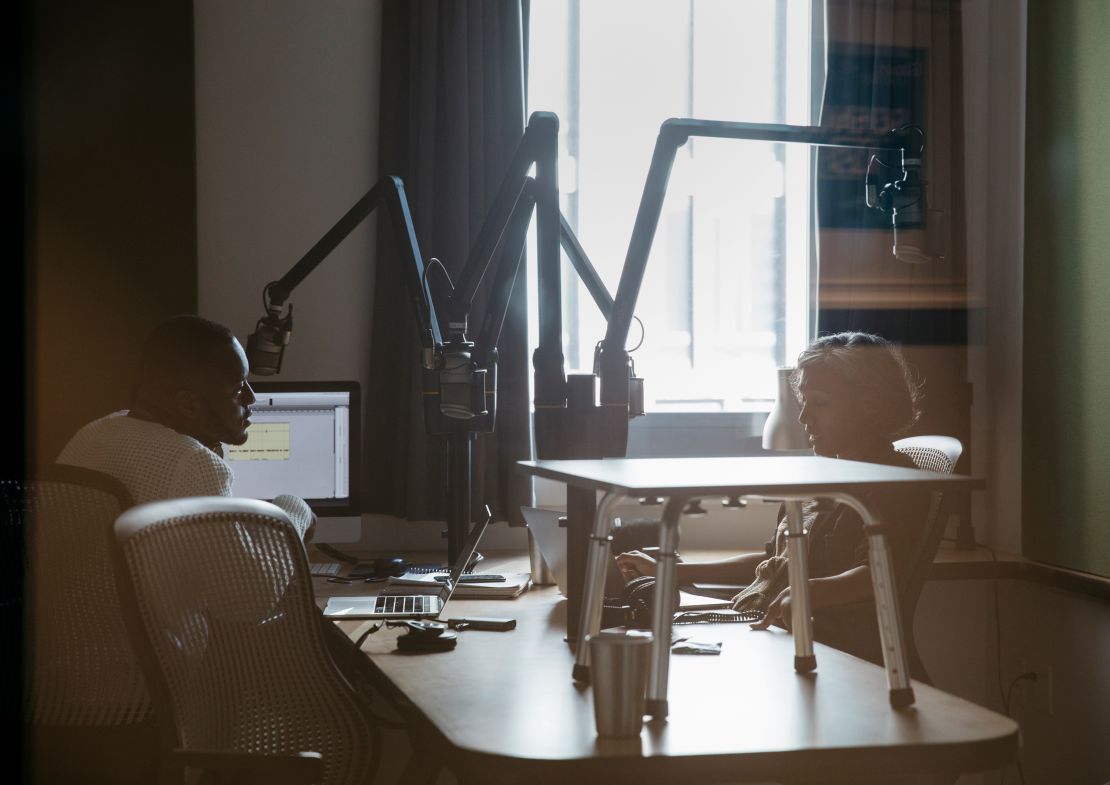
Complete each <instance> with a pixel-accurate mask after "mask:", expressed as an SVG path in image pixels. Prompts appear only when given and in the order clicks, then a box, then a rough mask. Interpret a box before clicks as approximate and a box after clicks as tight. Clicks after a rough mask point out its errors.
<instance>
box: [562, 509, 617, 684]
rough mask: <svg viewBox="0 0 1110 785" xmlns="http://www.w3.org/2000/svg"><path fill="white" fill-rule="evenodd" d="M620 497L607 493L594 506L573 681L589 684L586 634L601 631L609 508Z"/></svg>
mask: <svg viewBox="0 0 1110 785" xmlns="http://www.w3.org/2000/svg"><path fill="white" fill-rule="evenodd" d="M621 496H622V494H619V493H617V492H615V491H607V492H606V493H605V496H603V497H602V499H601V504H599V505H598V506H597V515H596V516H594V528H593V533H592V534H591V535H590V546H589V547H590V552H589V554H588V555H587V557H586V583H585V586H584V587H583V592H582V605H581V615H580V618H579V627H578V648H577V650H576V651H575V657H574V669H573V671H572V676H573V678H574V680H575V681H581V682H585V683H587V684H588V683H589V681H590V647H589V646H587V645H586V636H587V635H597V633H598V630H599V629H600V628H601V604H602V602H603V601H604V599H605V597H604V595H605V560H606V559H609V558H612V555H611V554H610V553H609V542H610V541H611V540H612V539H613V538H612V535H611V530H612V527H613V519H612V517H611V516H610V514H609V511H610V509H612V507H613V505H614V504H616V503H617V500H619V499H620V498H621Z"/></svg>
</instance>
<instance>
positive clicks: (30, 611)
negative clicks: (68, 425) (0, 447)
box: [5, 465, 150, 727]
mask: <svg viewBox="0 0 1110 785" xmlns="http://www.w3.org/2000/svg"><path fill="white" fill-rule="evenodd" d="M5 499H6V500H7V501H8V502H10V503H13V504H17V505H19V506H20V509H19V510H11V512H14V513H15V514H18V515H22V516H23V520H24V522H25V529H24V531H25V537H26V553H27V583H26V585H27V596H26V602H25V608H26V613H25V617H24V619H25V637H24V640H25V641H26V642H27V657H26V658H25V662H26V668H27V673H26V676H25V679H24V681H25V684H26V689H25V694H24V699H25V700H24V720H25V721H26V722H29V723H31V724H33V725H44V726H69V727H78V726H97V727H104V726H118V725H129V724H133V723H138V722H141V721H142V720H143V719H145V718H146V717H147V715H148V714H149V712H150V696H149V693H148V692H147V688H146V683H145V681H144V680H143V677H142V673H141V671H140V669H139V663H138V660H137V659H136V657H135V655H134V653H133V652H132V649H131V643H130V640H129V639H128V636H127V631H126V628H125V627H124V623H123V616H122V614H121V613H120V609H119V599H118V595H117V592H116V583H115V576H114V574H113V571H112V564H111V559H110V558H109V540H110V537H111V533H112V523H113V521H115V519H116V517H117V516H118V515H119V514H120V512H122V511H123V510H125V509H127V508H128V507H130V506H131V497H130V495H129V494H128V492H127V490H126V489H125V488H124V486H123V484H122V483H120V482H119V481H118V480H116V479H115V478H113V477H110V476H108V475H106V474H102V473H100V472H96V471H92V470H89V469H82V468H79V467H76V466H61V465H58V466H52V467H49V468H48V469H46V470H45V471H44V472H42V473H41V474H39V475H37V476H36V477H34V478H32V479H29V480H26V481H24V482H23V488H22V493H20V494H15V493H9V494H5Z"/></svg>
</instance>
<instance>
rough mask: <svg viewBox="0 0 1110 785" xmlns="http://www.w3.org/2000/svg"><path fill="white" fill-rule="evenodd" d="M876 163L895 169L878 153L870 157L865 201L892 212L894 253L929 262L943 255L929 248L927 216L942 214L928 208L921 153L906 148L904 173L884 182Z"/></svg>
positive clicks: (913, 261) (899, 257) (902, 259)
mask: <svg viewBox="0 0 1110 785" xmlns="http://www.w3.org/2000/svg"><path fill="white" fill-rule="evenodd" d="M876 166H883V167H886V168H887V169H893V167H891V166H890V164H887V163H884V162H883V161H882V159H880V158H879V157H878V156H872V157H871V161H870V162H869V163H868V166H867V177H866V179H865V181H864V185H865V187H866V189H865V202H866V204H867V206H868V207H872V208H874V209H876V210H879V211H880V212H884V213H888V214H889V215H890V226H891V229H892V230H893V234H894V237H893V243H892V244H891V248H890V251H891V254H892V255H893V256H894V258H895V259H897V260H898V261H900V262H905V263H907V264H926V263H928V262H932V261H936V260H937V259H938V258H943V257H938V256H936V255H934V254H932V253H929V251H928V250H927V245H928V243H927V242H926V240H927V236H926V235H927V233H926V229H925V221H924V218H925V216H926V215H930V216H932V217H934V218H939V211H937V210H927V209H926V205H925V182H924V180H922V178H921V153H920V152H918V153H916V154H908V153H907V151H906V150H905V149H903V150H902V166H901V168H900V169H901V171H900V174H901V176H900V177H898V176H896V177H895V179H893V180H891V181H890V182H888V183H884V184H882V185H881V186H880V185H879V183H880V182H881V181H880V179H879V176H878V171H877V169H876Z"/></svg>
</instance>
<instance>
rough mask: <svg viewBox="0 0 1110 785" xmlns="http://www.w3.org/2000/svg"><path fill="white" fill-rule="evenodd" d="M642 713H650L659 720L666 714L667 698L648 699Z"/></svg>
mask: <svg viewBox="0 0 1110 785" xmlns="http://www.w3.org/2000/svg"><path fill="white" fill-rule="evenodd" d="M644 714H650V715H651V716H652V717H654V718H655V719H657V720H661V719H663V718H664V717H666V716H667V699H666V698H656V699H649V700H648V701H647V702H646V703H645V704H644Z"/></svg>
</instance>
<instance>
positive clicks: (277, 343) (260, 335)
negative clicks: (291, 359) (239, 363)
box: [247, 303, 293, 376]
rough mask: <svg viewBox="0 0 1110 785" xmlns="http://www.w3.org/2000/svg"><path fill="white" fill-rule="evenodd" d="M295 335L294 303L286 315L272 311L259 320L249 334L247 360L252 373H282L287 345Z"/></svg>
mask: <svg viewBox="0 0 1110 785" xmlns="http://www.w3.org/2000/svg"><path fill="white" fill-rule="evenodd" d="M292 335H293V304H292V303H290V304H289V313H288V314H286V315H285V316H284V317H283V316H281V315H280V314H279V313H277V312H274V311H271V312H269V313H267V314H266V315H265V316H263V317H262V318H261V319H259V320H258V324H256V325H255V327H254V332H253V333H251V334H250V335H248V336H247V362H248V363H249V364H250V370H251V373H254V374H258V375H259V376H273V375H274V374H276V373H281V361H282V359H283V358H284V356H285V347H286V346H288V345H289V339H290V338H291V337H292Z"/></svg>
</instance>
